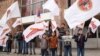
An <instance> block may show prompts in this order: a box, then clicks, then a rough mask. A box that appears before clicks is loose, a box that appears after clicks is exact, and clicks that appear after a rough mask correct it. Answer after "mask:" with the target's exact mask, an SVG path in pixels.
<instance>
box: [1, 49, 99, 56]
mask: <svg viewBox="0 0 100 56" xmlns="http://www.w3.org/2000/svg"><path fill="white" fill-rule="evenodd" d="M40 53H41V52H40V49H39V48H37V49H36V55H29V54H28V55H22V54H16V53H14V50H13V51H12V52H11V53H10V54H8V53H6V52H0V56H41V55H40ZM72 56H77V50H76V49H72ZM85 56H100V49H86V50H85Z"/></svg>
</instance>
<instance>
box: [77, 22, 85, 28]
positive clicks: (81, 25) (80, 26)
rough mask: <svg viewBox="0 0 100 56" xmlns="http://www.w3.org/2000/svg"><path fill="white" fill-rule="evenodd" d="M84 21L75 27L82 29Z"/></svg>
mask: <svg viewBox="0 0 100 56" xmlns="http://www.w3.org/2000/svg"><path fill="white" fill-rule="evenodd" d="M84 25H85V23H81V24H80V25H78V26H77V27H79V28H81V29H83V28H84Z"/></svg>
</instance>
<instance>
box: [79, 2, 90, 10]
mask: <svg viewBox="0 0 100 56" xmlns="http://www.w3.org/2000/svg"><path fill="white" fill-rule="evenodd" d="M78 7H79V8H80V9H81V10H82V11H88V10H90V9H91V8H92V1H91V0H79V1H78Z"/></svg>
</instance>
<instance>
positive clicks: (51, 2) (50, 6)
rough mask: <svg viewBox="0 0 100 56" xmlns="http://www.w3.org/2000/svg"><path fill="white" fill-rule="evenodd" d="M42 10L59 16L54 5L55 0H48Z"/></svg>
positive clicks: (56, 6)
mask: <svg viewBox="0 0 100 56" xmlns="http://www.w3.org/2000/svg"><path fill="white" fill-rule="evenodd" d="M42 7H43V9H48V10H49V11H50V12H51V13H52V14H53V15H55V16H58V15H59V11H60V9H59V7H58V5H57V4H56V2H55V0H48V1H47V2H46V3H45V4H43V6H42Z"/></svg>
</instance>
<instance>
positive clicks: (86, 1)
mask: <svg viewBox="0 0 100 56" xmlns="http://www.w3.org/2000/svg"><path fill="white" fill-rule="evenodd" d="M99 5H100V0H76V2H75V3H74V4H73V5H72V6H71V7H70V8H68V9H66V10H65V12H64V18H65V20H66V21H67V23H68V25H69V27H70V28H71V29H72V28H74V27H76V26H77V25H80V24H81V23H83V22H85V21H87V20H88V19H90V18H91V17H93V16H95V15H97V14H98V13H99V12H100V6H99Z"/></svg>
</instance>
